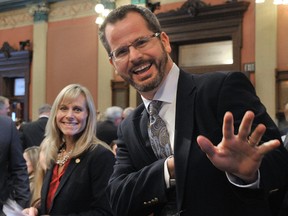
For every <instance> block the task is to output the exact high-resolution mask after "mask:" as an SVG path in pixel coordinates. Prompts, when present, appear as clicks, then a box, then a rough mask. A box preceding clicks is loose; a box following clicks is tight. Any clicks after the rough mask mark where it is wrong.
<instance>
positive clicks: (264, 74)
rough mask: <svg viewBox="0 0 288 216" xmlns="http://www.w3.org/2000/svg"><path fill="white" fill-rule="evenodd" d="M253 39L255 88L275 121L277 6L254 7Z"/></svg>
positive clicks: (263, 5) (266, 4)
mask: <svg viewBox="0 0 288 216" xmlns="http://www.w3.org/2000/svg"><path fill="white" fill-rule="evenodd" d="M255 37H256V38H255V81H256V82H255V83H256V85H255V87H256V91H257V94H258V96H259V97H260V99H261V101H262V102H263V104H264V105H265V106H266V108H267V111H268V113H269V114H270V116H271V117H272V118H273V120H275V121H276V108H275V68H276V63H277V53H276V51H277V48H276V47H277V6H276V5H274V4H273V3H272V1H265V2H264V3H262V4H256V5H255ZM267 86H268V88H267Z"/></svg>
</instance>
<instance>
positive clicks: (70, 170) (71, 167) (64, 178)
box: [49, 157, 82, 212]
mask: <svg viewBox="0 0 288 216" xmlns="http://www.w3.org/2000/svg"><path fill="white" fill-rule="evenodd" d="M81 158H82V157H78V158H76V159H75V158H72V159H71V160H70V163H69V164H68V167H67V169H66V170H65V173H64V175H63V176H62V178H61V181H60V184H59V186H58V188H57V190H56V192H55V195H54V198H53V200H52V203H51V208H50V210H51V209H53V204H54V199H55V198H56V197H57V196H58V194H59V192H60V191H61V189H62V188H63V186H64V185H65V184H66V182H67V181H68V179H69V177H70V175H71V174H72V173H73V170H74V169H75V168H76V166H77V165H78V163H76V160H77V161H78V160H79V161H81ZM50 179H51V178H50ZM50 210H49V212H50Z"/></svg>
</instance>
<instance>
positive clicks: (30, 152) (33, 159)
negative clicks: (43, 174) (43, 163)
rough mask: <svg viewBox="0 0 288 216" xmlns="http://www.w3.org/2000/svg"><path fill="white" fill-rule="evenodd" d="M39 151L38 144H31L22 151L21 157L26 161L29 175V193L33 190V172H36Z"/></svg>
mask: <svg viewBox="0 0 288 216" xmlns="http://www.w3.org/2000/svg"><path fill="white" fill-rule="evenodd" d="M39 152H40V148H39V146H31V147H29V148H26V149H25V150H24V153H23V157H24V159H25V161H26V165H27V171H28V175H29V183H30V193H31V195H32V194H33V192H34V185H35V172H36V168H37V164H38V162H39ZM30 197H31V196H30Z"/></svg>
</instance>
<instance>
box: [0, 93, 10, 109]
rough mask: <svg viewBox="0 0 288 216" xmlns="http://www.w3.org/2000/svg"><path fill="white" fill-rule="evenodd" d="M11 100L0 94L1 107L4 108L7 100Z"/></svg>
mask: <svg viewBox="0 0 288 216" xmlns="http://www.w3.org/2000/svg"><path fill="white" fill-rule="evenodd" d="M7 100H9V99H8V98H6V97H4V96H0V109H1V110H2V109H3V108H4V107H5V101H7Z"/></svg>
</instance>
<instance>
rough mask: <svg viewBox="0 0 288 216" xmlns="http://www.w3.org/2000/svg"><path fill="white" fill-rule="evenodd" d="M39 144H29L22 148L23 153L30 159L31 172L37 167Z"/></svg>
mask: <svg viewBox="0 0 288 216" xmlns="http://www.w3.org/2000/svg"><path fill="white" fill-rule="evenodd" d="M39 151H40V150H39V146H31V147H28V148H26V149H25V150H24V154H26V155H27V156H28V158H29V160H30V163H31V166H32V168H33V170H32V173H34V172H35V169H36V167H37V163H38V159H39Z"/></svg>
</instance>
